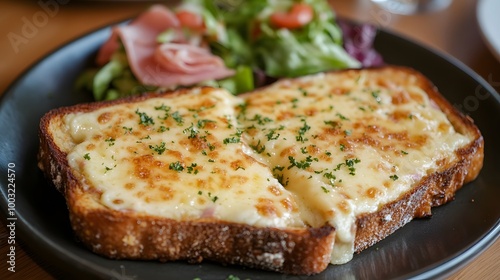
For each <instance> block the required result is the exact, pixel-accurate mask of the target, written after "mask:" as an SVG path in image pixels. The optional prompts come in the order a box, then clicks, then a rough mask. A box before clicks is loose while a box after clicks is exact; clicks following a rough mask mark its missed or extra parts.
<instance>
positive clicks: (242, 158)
mask: <svg viewBox="0 0 500 280" xmlns="http://www.w3.org/2000/svg"><path fill="white" fill-rule="evenodd" d="M238 101H239V100H238V99H237V98H234V97H233V96H231V95H230V94H229V93H227V92H226V91H223V90H215V89H214V90H210V89H204V90H200V89H198V90H193V91H192V92H190V93H189V94H184V95H180V96H178V97H174V98H152V99H148V100H145V101H142V102H139V103H127V104H121V105H117V106H112V107H106V108H103V109H100V110H97V111H93V112H90V113H80V114H71V115H68V116H67V117H66V119H65V123H66V125H67V128H68V131H69V132H70V134H71V136H72V138H73V140H74V142H75V143H77V145H76V146H75V148H74V149H73V151H71V153H69V155H68V158H69V162H70V165H71V167H72V168H74V169H75V170H77V171H78V172H79V173H81V174H82V177H83V178H86V181H85V183H86V184H87V185H88V187H91V188H94V189H97V190H98V191H99V192H100V194H101V195H100V202H101V203H102V204H103V205H105V206H107V207H109V208H111V209H116V210H122V211H128V210H133V211H138V212H143V213H146V214H149V215H156V216H164V217H169V218H172V219H176V220H185V219H198V218H216V219H219V220H225V221H231V222H237V223H247V224H250V225H257V226H272V227H291V226H303V223H302V222H301V219H300V218H299V215H298V211H297V207H296V203H295V200H294V197H293V196H292V194H291V193H290V192H289V191H287V190H286V189H285V188H284V187H283V186H282V185H280V184H279V182H278V180H276V179H275V178H274V177H273V176H272V173H271V172H270V171H269V170H268V168H267V166H265V165H263V164H262V163H260V162H259V161H257V160H256V159H255V158H254V157H253V154H254V152H253V151H252V150H251V149H250V148H248V147H247V146H246V145H245V144H244V143H243V142H242V141H241V137H242V136H241V134H242V131H241V130H240V129H239V128H238V126H237V125H236V120H235V118H234V116H235V114H234V107H235V106H234V105H235V104H236V103H237V102H238Z"/></svg>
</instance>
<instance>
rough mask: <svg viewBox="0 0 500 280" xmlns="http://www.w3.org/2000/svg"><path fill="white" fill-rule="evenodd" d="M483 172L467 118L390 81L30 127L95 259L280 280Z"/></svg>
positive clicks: (288, 83)
mask: <svg viewBox="0 0 500 280" xmlns="http://www.w3.org/2000/svg"><path fill="white" fill-rule="evenodd" d="M482 160H483V139H482V136H481V134H480V132H479V130H478V129H477V127H476V126H475V125H474V124H473V122H472V120H471V119H469V118H467V117H465V116H463V115H461V114H460V113H459V112H457V111H456V110H455V109H454V108H453V107H452V106H451V105H450V104H449V103H448V102H446V100H445V99H444V98H443V97H442V96H441V95H440V94H439V93H438V92H437V90H436V89H435V88H434V86H433V85H432V84H431V83H430V82H429V81H428V80H427V79H426V78H425V77H423V76H422V75H421V74H420V73H418V72H416V71H414V70H411V69H408V68H402V67H384V68H377V69H364V70H346V71H339V72H331V73H323V74H317V75H312V76H308V77H302V78H296V79H285V80H281V81H278V82H277V83H274V84H272V85H270V86H268V87H265V88H262V89H259V90H257V91H255V92H251V93H247V94H245V95H243V96H240V97H233V96H231V95H230V94H228V93H227V92H225V91H224V90H221V89H213V88H207V87H205V88H194V89H184V90H180V91H178V92H175V93H165V94H160V95H158V94H151V95H144V96H140V97H132V98H127V99H122V100H118V101H112V102H101V103H91V104H80V105H76V106H72V107H66V108H60V109H55V110H53V111H51V112H49V113H47V114H46V115H45V116H44V117H43V118H42V120H41V123H40V151H39V166H40V168H41V169H42V170H43V171H44V173H45V174H46V176H47V177H48V178H49V179H50V180H51V181H52V182H53V184H54V185H55V186H56V187H57V189H58V190H59V191H61V192H62V193H63V194H64V196H65V198H66V201H67V205H68V209H69V212H70V220H71V224H72V227H73V230H74V231H75V233H76V235H77V236H78V238H79V239H80V240H81V241H82V242H83V243H84V244H85V245H87V246H88V247H89V248H91V249H92V250H93V251H94V252H96V253H98V254H102V255H104V256H107V257H111V258H127V259H149V260H153V259H156V260H161V261H170V260H188V261H191V262H200V261H202V260H203V259H210V260H215V261H219V262H222V263H227V264H241V265H245V266H250V267H256V268H262V269H267V270H274V271H279V272H284V273H291V274H314V273H318V272H320V271H322V270H324V269H325V268H326V266H327V265H328V263H330V262H331V263H345V262H347V261H349V260H350V259H351V258H352V254H353V252H355V251H357V252H359V251H361V250H363V249H365V248H367V247H369V246H371V245H373V244H374V243H376V242H378V241H379V240H381V239H383V238H385V237H386V236H388V235H389V234H391V233H392V232H394V231H395V230H396V229H398V228H400V227H401V226H403V225H404V224H406V223H408V222H409V221H410V220H412V219H413V218H415V217H425V216H429V215H430V214H431V207H433V206H437V205H441V204H443V203H446V202H447V201H449V200H451V199H453V196H454V194H455V192H456V190H457V189H458V188H460V187H461V186H462V185H463V184H464V183H465V182H468V181H471V180H473V179H474V178H475V177H476V176H477V175H478V173H479V171H480V169H481V167H482Z"/></svg>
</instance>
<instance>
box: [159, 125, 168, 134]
mask: <svg viewBox="0 0 500 280" xmlns="http://www.w3.org/2000/svg"><path fill="white" fill-rule="evenodd" d="M167 130H170V129H169V128H168V127H166V126H164V125H162V126H160V127H159V128H158V130H157V132H165V131H167Z"/></svg>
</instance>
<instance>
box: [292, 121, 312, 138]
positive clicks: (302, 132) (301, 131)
mask: <svg viewBox="0 0 500 280" xmlns="http://www.w3.org/2000/svg"><path fill="white" fill-rule="evenodd" d="M301 121H302V122H303V123H304V125H303V126H302V127H301V128H299V131H298V133H299V135H297V136H295V140H297V141H299V142H302V143H304V142H305V141H307V140H308V139H307V138H305V137H304V135H305V134H306V132H307V131H309V129H311V127H310V126H309V125H307V123H306V120H305V119H302V120H301Z"/></svg>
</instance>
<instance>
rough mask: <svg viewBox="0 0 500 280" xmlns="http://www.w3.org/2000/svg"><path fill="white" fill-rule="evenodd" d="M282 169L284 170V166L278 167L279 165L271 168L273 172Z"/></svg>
mask: <svg viewBox="0 0 500 280" xmlns="http://www.w3.org/2000/svg"><path fill="white" fill-rule="evenodd" d="M283 169H285V167H284V166H280V165H276V166H275V167H274V168H273V172H274V171H276V170H278V171H283Z"/></svg>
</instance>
